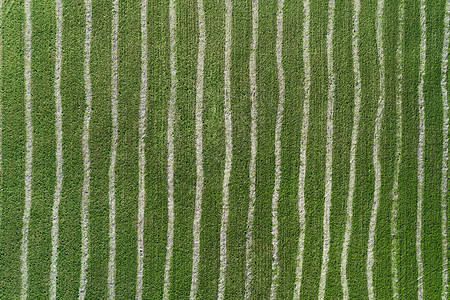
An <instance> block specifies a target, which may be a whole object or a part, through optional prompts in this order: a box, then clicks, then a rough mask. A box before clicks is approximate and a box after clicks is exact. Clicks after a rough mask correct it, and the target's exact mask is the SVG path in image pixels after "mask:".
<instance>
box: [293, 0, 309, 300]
mask: <svg viewBox="0 0 450 300" xmlns="http://www.w3.org/2000/svg"><path fill="white" fill-rule="evenodd" d="M303 5H304V12H305V20H304V22H303V39H302V46H303V63H304V68H305V83H304V85H305V86H304V88H305V99H304V100H303V120H302V132H301V144H300V168H299V173H298V214H299V223H300V236H299V238H298V250H297V260H296V264H297V266H296V270H295V286H294V297H293V298H294V300H299V299H300V287H301V284H302V273H303V250H304V248H305V227H306V220H305V219H306V212H305V178H306V146H307V144H308V126H309V97H310V94H311V91H310V85H311V63H310V57H309V23H310V12H309V0H305V1H304V3H303Z"/></svg>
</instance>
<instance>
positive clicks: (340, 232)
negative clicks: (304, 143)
mask: <svg viewBox="0 0 450 300" xmlns="http://www.w3.org/2000/svg"><path fill="white" fill-rule="evenodd" d="M335 10H336V11H335V24H334V35H333V57H334V71H335V74H336V75H335V76H336V79H335V80H336V82H335V83H336V90H335V99H334V115H333V122H334V136H333V186H332V194H331V196H332V199H331V214H330V234H331V241H330V252H329V266H328V275H327V285H326V296H327V297H333V296H334V297H337V298H339V297H342V286H341V253H342V243H343V241H344V231H345V218H346V202H347V198H348V186H349V177H350V176H349V174H350V146H351V135H352V127H353V109H354V102H355V100H354V76H355V74H354V72H353V57H352V55H353V54H352V27H353V22H352V18H353V3H352V2H350V1H347V2H343V1H337V2H336V8H335ZM324 134H325V133H324Z"/></svg>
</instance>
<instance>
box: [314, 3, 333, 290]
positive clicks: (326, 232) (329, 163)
mask: <svg viewBox="0 0 450 300" xmlns="http://www.w3.org/2000/svg"><path fill="white" fill-rule="evenodd" d="M334 11H335V1H334V0H330V2H329V7H328V31H327V65H328V107H327V144H326V147H327V149H326V158H325V204H324V208H323V210H324V212H323V253H322V270H321V272H320V283H319V297H318V298H319V299H324V298H325V287H326V282H327V270H328V260H329V258H328V252H329V251H330V239H331V235H330V210H331V189H332V183H333V177H332V174H333V114H334V111H333V107H334V91H335V74H334V68H333V31H334Z"/></svg>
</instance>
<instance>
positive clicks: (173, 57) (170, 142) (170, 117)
mask: <svg viewBox="0 0 450 300" xmlns="http://www.w3.org/2000/svg"><path fill="white" fill-rule="evenodd" d="M176 22H177V16H176V7H175V0H170V1H169V25H170V75H171V77H170V80H171V87H170V98H169V108H168V113H167V186H168V192H167V193H168V195H167V197H168V203H167V206H168V215H169V221H168V225H167V249H166V264H165V267H164V294H163V299H164V300H167V299H169V295H170V294H169V293H170V271H171V268H172V255H173V239H174V223H175V212H174V156H175V154H174V152H175V149H174V148H175V147H174V139H175V136H174V127H175V102H176V98H177V84H178V79H177V52H176V51H177V50H176V24H177V23H176Z"/></svg>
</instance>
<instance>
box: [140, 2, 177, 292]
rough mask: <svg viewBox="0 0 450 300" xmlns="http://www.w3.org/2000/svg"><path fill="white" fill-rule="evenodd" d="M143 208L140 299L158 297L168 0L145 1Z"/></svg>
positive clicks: (163, 237)
mask: <svg viewBox="0 0 450 300" xmlns="http://www.w3.org/2000/svg"><path fill="white" fill-rule="evenodd" d="M147 19H148V22H149V24H148V32H149V34H148V47H149V51H148V55H149V56H148V61H149V65H148V76H149V77H148V99H147V137H146V139H145V149H146V150H145V151H146V161H147V166H146V171H147V174H146V178H145V184H146V192H147V200H146V208H145V232H144V247H145V248H144V249H145V252H144V253H145V257H144V280H143V281H144V282H143V293H142V298H143V299H149V298H156V299H161V298H162V296H163V287H164V265H165V260H166V243H167V135H166V132H167V112H166V110H167V103H168V100H169V86H170V69H169V54H170V50H169V2H168V1H158V2H153V1H151V2H149V9H148V16H147Z"/></svg>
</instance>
